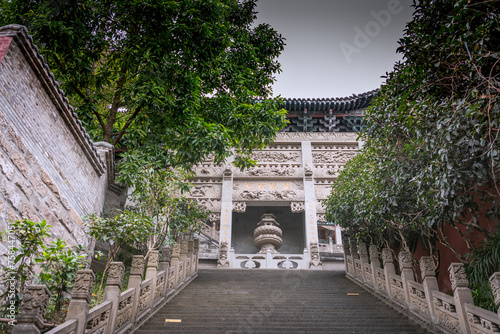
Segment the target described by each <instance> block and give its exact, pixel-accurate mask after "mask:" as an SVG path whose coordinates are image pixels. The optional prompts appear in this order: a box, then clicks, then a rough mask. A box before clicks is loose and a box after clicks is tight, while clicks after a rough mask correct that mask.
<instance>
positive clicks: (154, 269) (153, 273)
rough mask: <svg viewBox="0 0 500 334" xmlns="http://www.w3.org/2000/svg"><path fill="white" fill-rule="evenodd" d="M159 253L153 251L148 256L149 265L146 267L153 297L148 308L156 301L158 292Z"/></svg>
mask: <svg viewBox="0 0 500 334" xmlns="http://www.w3.org/2000/svg"><path fill="white" fill-rule="evenodd" d="M159 256H160V255H159V252H158V251H157V250H152V251H150V252H149V255H148V263H147V266H146V278H145V279H146V280H148V279H150V278H151V280H152V281H151V296H150V298H149V301H148V307H152V306H153V303H154V299H155V291H156V279H157V278H158V263H159V260H160V259H159Z"/></svg>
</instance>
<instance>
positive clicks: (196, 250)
mask: <svg viewBox="0 0 500 334" xmlns="http://www.w3.org/2000/svg"><path fill="white" fill-rule="evenodd" d="M193 252H194V256H195V257H196V258H195V264H194V273H195V274H197V273H198V262H199V261H200V259H199V254H200V239H194V240H193Z"/></svg>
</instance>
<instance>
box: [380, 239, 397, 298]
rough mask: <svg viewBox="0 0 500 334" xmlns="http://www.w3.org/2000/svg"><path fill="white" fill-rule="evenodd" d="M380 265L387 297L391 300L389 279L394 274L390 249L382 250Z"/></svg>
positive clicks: (394, 269)
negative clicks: (382, 265)
mask: <svg viewBox="0 0 500 334" xmlns="http://www.w3.org/2000/svg"><path fill="white" fill-rule="evenodd" d="M382 263H383V264H384V275H385V284H386V289H387V295H388V296H389V299H392V289H391V278H390V275H391V274H394V273H396V268H395V267H394V258H393V257H392V250H391V249H390V248H383V249H382Z"/></svg>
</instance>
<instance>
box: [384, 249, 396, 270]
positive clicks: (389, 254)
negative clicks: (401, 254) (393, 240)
mask: <svg viewBox="0 0 500 334" xmlns="http://www.w3.org/2000/svg"><path fill="white" fill-rule="evenodd" d="M382 261H383V263H384V266H385V265H386V264H388V263H393V262H394V258H393V257H392V251H391V250H390V249H389V248H383V249H382Z"/></svg>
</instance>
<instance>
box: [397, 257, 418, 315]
mask: <svg viewBox="0 0 500 334" xmlns="http://www.w3.org/2000/svg"><path fill="white" fill-rule="evenodd" d="M398 262H399V270H400V271H401V279H402V281H403V289H404V290H405V299H406V305H408V306H410V305H411V301H410V288H409V287H408V281H415V277H414V276H413V269H412V268H413V263H412V255H411V254H410V253H408V252H407V251H403V250H402V251H400V252H399V254H398Z"/></svg>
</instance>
